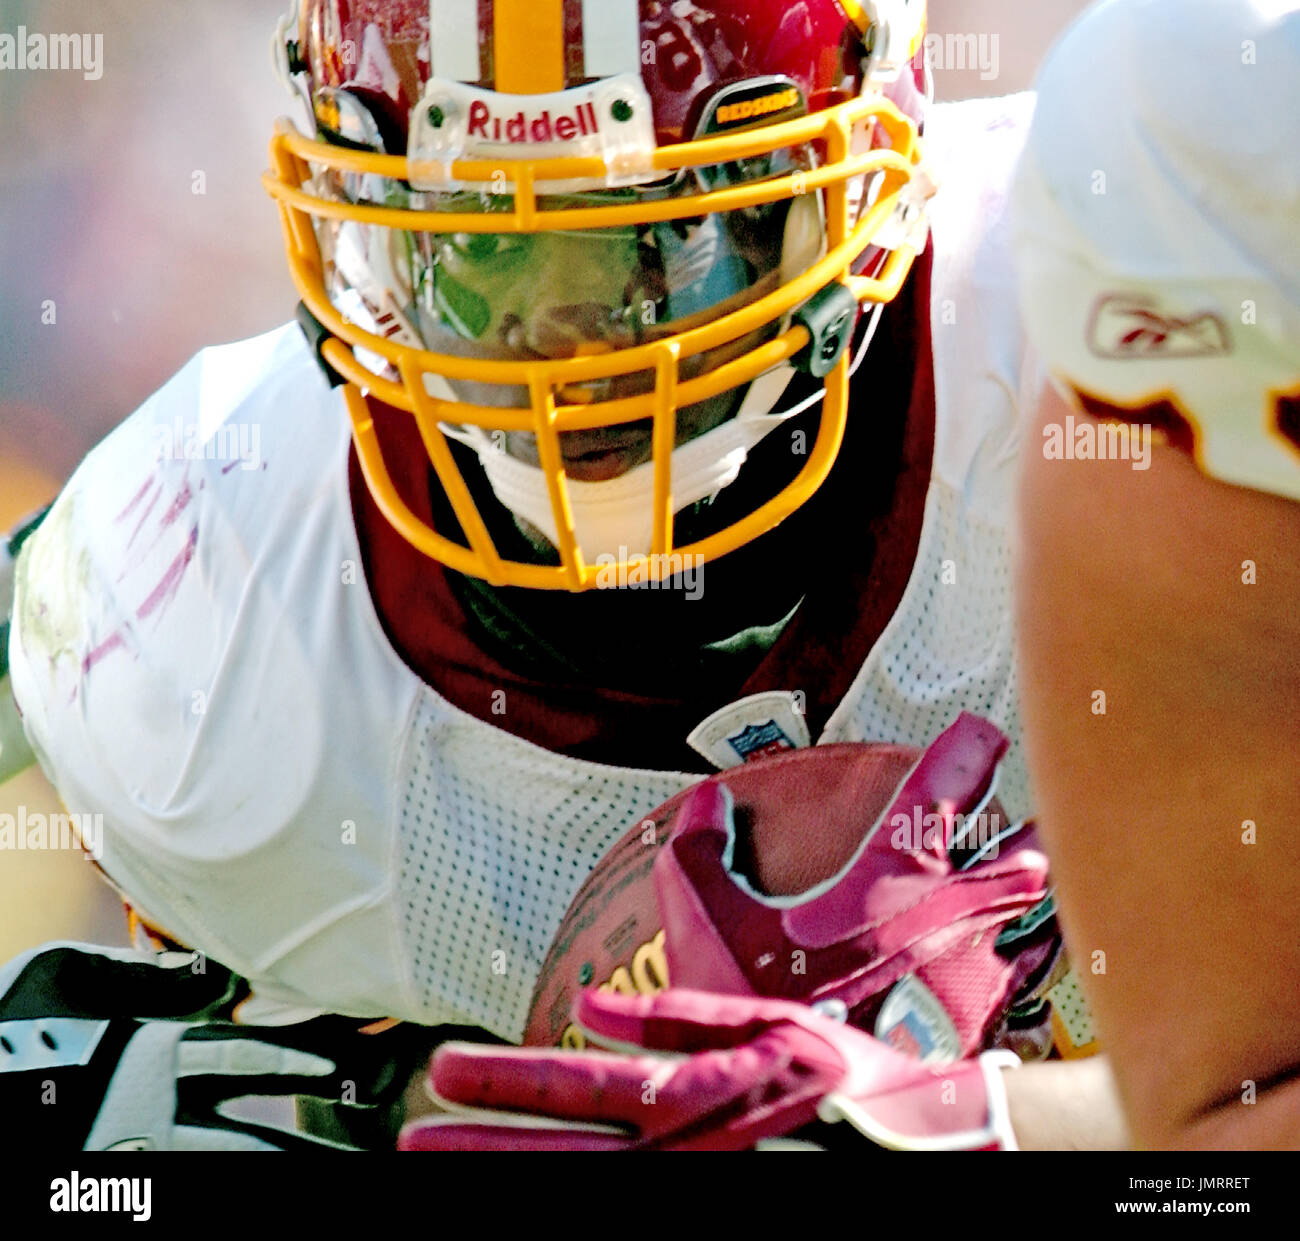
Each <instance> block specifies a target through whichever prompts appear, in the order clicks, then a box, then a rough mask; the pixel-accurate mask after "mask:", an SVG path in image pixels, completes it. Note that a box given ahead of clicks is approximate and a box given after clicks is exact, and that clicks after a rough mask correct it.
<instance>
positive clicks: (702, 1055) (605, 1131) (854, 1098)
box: [398, 990, 1019, 1150]
mask: <svg viewBox="0 0 1300 1241" xmlns="http://www.w3.org/2000/svg"><path fill="white" fill-rule="evenodd" d="M576 1010H577V1011H576V1014H575V1015H576V1019H577V1021H578V1022H579V1024H580V1025H582V1026H583V1027H584V1029H585V1030H586V1031H587V1032H588V1034H589V1035H590V1036H591V1037H593V1038H594V1039H596V1040H597V1041H601V1042H604V1043H606V1044H608V1045H611V1046H617V1047H619V1048H621V1049H622V1050H620V1051H617V1052H614V1051H582V1052H574V1051H550V1050H542V1049H533V1048H524V1049H521V1048H501V1047H486V1046H480V1045H476V1044H465V1043H460V1044H457V1043H449V1044H446V1045H445V1046H443V1047H441V1048H439V1050H438V1052H437V1054H436V1055H435V1056H434V1058H433V1062H432V1064H431V1066H430V1070H429V1078H430V1083H431V1087H432V1091H433V1094H434V1096H435V1098H437V1099H438V1100H439V1102H441V1103H442V1104H444V1105H445V1106H447V1107H449V1108H452V1109H455V1110H457V1111H460V1112H461V1113H462V1114H461V1115H458V1116H448V1117H437V1118H433V1119H428V1120H421V1121H417V1122H415V1123H414V1124H411V1125H408V1126H407V1127H406V1128H405V1129H404V1130H403V1131H402V1135H401V1138H400V1140H399V1142H398V1147H399V1149H401V1150H748V1149H751V1148H753V1147H754V1146H755V1145H757V1144H758V1143H760V1142H765V1141H768V1142H770V1141H771V1140H772V1139H779V1138H786V1137H789V1136H790V1135H794V1134H796V1133H797V1132H798V1131H799V1130H801V1129H803V1128H804V1127H805V1126H807V1125H809V1124H811V1123H812V1122H814V1121H817V1120H821V1121H824V1122H828V1123H829V1122H836V1121H848V1122H849V1125H850V1126H852V1129H855V1130H857V1131H858V1132H860V1133H862V1134H863V1135H865V1136H866V1137H868V1138H869V1139H870V1140H871V1141H872V1142H874V1143H875V1144H877V1145H879V1146H883V1147H888V1148H890V1149H894V1150H1007V1149H1011V1150H1014V1149H1015V1142H1014V1138H1013V1137H1012V1134H1011V1126H1010V1122H1009V1120H1008V1117H1007V1110H1006V1094H1005V1091H1004V1090H1003V1087H1002V1082H1001V1079H1000V1076H999V1073H998V1067H999V1065H1000V1064H1002V1063H1007V1064H1014V1063H1019V1062H1018V1061H1017V1059H1016V1057H1015V1056H1014V1055H1012V1054H1010V1053H1006V1052H993V1053H987V1054H985V1055H984V1056H981V1057H980V1058H979V1059H978V1060H963V1061H959V1062H957V1063H955V1064H948V1065H943V1066H933V1065H926V1064H921V1063H919V1062H918V1061H916V1060H914V1059H912V1058H911V1057H909V1056H905V1055H903V1054H901V1053H899V1052H896V1051H894V1050H893V1049H892V1048H890V1047H888V1046H887V1045H886V1044H884V1043H882V1042H880V1041H879V1040H878V1039H874V1038H872V1037H871V1036H870V1035H868V1034H864V1033H863V1032H861V1031H860V1030H855V1029H853V1028H852V1027H850V1026H847V1025H843V1024H841V1023H840V1022H838V1021H835V1020H833V1019H832V1018H830V1017H827V1016H823V1015H822V1014H821V1013H819V1012H817V1011H816V1010H815V1009H812V1008H809V1007H807V1006H805V1005H802V1004H796V1003H790V1002H787V1001H784V1000H766V999H751V998H748V997H739V996H723V995H712V994H709V993H707V992H702V991H684V990H668V991H664V992H661V993H660V994H658V995H654V996H623V995H617V994H613V993H606V994H601V993H599V992H596V991H585V992H583V993H582V995H581V996H580V997H579V1000H578V1003H577V1005H576ZM476 1109H485V1110H477V1111H476ZM467 1111H468V1112H469V1113H470V1114H469V1115H465V1114H464V1113H465V1112H467Z"/></svg>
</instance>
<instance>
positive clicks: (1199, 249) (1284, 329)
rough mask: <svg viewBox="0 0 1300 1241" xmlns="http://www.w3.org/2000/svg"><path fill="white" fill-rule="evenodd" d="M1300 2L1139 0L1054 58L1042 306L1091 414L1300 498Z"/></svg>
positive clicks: (1031, 308)
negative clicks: (1147, 430)
mask: <svg viewBox="0 0 1300 1241" xmlns="http://www.w3.org/2000/svg"><path fill="white" fill-rule="evenodd" d="M1297 220H1300V3H1297V0H1126V2H1124V3H1109V4H1102V5H1099V6H1097V7H1095V8H1094V9H1092V10H1090V11H1089V12H1088V14H1086V15H1085V16H1084V18H1083V19H1082V20H1081V21H1080V22H1078V23H1077V24H1076V25H1075V26H1074V27H1073V28H1072V29H1071V30H1070V31H1069V32H1068V33H1067V34H1066V35H1065V37H1064V38H1063V39H1062V41H1061V42H1060V43H1059V44H1058V45H1057V47H1056V48H1055V49H1054V51H1053V52H1052V53H1051V54H1050V55H1049V57H1048V59H1047V61H1046V62H1045V64H1044V67H1043V70H1042V73H1041V75H1040V80H1039V99H1038V106H1037V111H1036V114H1035V119H1034V123H1033V127H1032V130H1031V133H1030V137H1029V141H1028V143H1027V146H1026V150H1025V155H1024V158H1023V160H1022V163H1021V165H1020V169H1019V172H1018V175H1017V183H1016V189H1015V194H1014V236H1015V249H1016V257H1017V265H1018V270H1019V279H1020V295H1021V302H1022V307H1023V310H1024V319H1025V323H1026V326H1027V329H1028V331H1029V332H1030V335H1031V337H1032V338H1033V341H1034V344H1035V346H1036V347H1037V349H1038V350H1039V352H1040V353H1041V354H1042V356H1043V358H1044V360H1045V362H1046V364H1047V365H1048V367H1049V369H1050V371H1051V373H1052V374H1053V376H1054V377H1055V379H1056V381H1057V382H1058V383H1059V384H1060V385H1061V386H1062V388H1063V389H1064V390H1065V391H1066V392H1067V394H1068V395H1069V396H1070V397H1071V399H1072V400H1073V401H1074V402H1075V404H1076V405H1078V406H1079V407H1080V408H1081V409H1082V410H1084V411H1086V412H1088V413H1090V414H1093V415H1095V416H1098V417H1103V418H1113V419H1121V420H1123V421H1127V422H1134V423H1138V424H1147V425H1150V426H1152V427H1153V428H1154V429H1156V430H1157V431H1159V432H1163V433H1164V435H1165V437H1166V438H1167V439H1168V440H1169V441H1171V442H1173V443H1174V444H1176V445H1178V446H1180V447H1183V448H1185V449H1186V450H1187V451H1188V452H1190V453H1191V454H1192V455H1194V457H1195V459H1196V461H1197V464H1198V465H1199V467H1200V468H1201V469H1202V470H1203V471H1204V472H1205V473H1206V474H1209V475H1211V476H1213V477H1215V478H1218V479H1221V480H1222V481H1225V482H1229V483H1234V484H1238V485H1242V486H1247V487H1252V488H1255V489H1258V490H1261V491H1267V492H1271V493H1274V494H1277V495H1282V496H1287V497H1290V498H1292V499H1300V227H1297Z"/></svg>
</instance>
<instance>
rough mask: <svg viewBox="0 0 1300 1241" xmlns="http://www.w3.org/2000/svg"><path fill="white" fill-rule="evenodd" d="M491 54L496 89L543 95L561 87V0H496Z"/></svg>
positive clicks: (517, 93) (562, 59)
mask: <svg viewBox="0 0 1300 1241" xmlns="http://www.w3.org/2000/svg"><path fill="white" fill-rule="evenodd" d="M492 9H493V30H492V53H493V61H494V63H495V66H496V89H497V90H499V91H501V92H502V93H503V94H507V95H547V94H550V93H551V92H552V91H558V90H563V89H564V0H496V3H495V4H494V5H493V6H492Z"/></svg>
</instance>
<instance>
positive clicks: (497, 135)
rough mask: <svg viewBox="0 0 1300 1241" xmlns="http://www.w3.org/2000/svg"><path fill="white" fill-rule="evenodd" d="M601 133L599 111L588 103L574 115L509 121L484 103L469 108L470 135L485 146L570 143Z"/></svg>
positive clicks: (516, 117)
mask: <svg viewBox="0 0 1300 1241" xmlns="http://www.w3.org/2000/svg"><path fill="white" fill-rule="evenodd" d="M599 131H600V126H599V124H598V123H597V121H596V109H595V108H594V107H593V106H592V105H591V104H589V103H581V104H579V105H578V106H577V107H576V108H574V109H572V110H571V111H568V112H562V113H560V114H559V115H554V116H553V115H552V113H551V109H550V108H547V109H545V110H544V111H542V112H540V113H538V114H537V115H535V116H534V115H530V114H529V113H527V112H523V111H519V112H516V113H515V114H514V115H513V116H509V117H501V116H495V115H493V112H492V109H491V108H490V107H488V105H487V103H486V102H485V101H484V100H482V99H475V100H474V102H473V103H471V104H470V106H469V126H468V130H467V135H468V137H470V138H479V139H482V141H484V142H502V143H505V142H509V143H521V142H530V143H544V142H556V141H559V142H569V141H571V140H572V139H574V138H587V137H590V136H591V135H592V134H595V133H599Z"/></svg>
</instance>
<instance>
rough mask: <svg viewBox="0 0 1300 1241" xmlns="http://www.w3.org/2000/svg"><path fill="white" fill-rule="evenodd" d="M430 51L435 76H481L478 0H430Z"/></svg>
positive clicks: (460, 78) (471, 78)
mask: <svg viewBox="0 0 1300 1241" xmlns="http://www.w3.org/2000/svg"><path fill="white" fill-rule="evenodd" d="M429 54H430V56H431V58H432V60H431V64H430V66H429V67H430V71H431V72H432V74H433V76H434V77H438V78H450V79H451V80H452V81H453V82H477V81H478V80H479V78H480V77H481V76H482V71H481V68H480V64H479V45H478V0H429Z"/></svg>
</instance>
